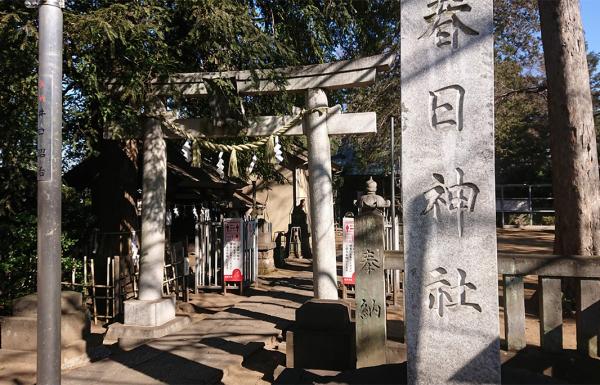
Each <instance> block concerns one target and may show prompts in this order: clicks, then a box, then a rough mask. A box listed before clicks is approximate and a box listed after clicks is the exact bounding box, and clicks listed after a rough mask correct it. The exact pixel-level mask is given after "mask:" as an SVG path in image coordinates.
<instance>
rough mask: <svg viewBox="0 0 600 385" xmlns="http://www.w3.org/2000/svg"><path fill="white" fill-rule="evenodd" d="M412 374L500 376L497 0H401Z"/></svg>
mask: <svg viewBox="0 0 600 385" xmlns="http://www.w3.org/2000/svg"><path fill="white" fill-rule="evenodd" d="M400 26H401V45H402V56H401V84H402V114H403V115H402V165H403V173H402V198H403V203H404V207H403V210H404V224H405V231H404V236H405V243H404V247H405V264H406V270H405V275H406V323H407V325H406V328H407V355H408V382H409V384H454V383H462V384H474V383H500V357H499V332H498V330H499V328H498V285H497V280H498V276H497V273H498V270H497V256H496V228H495V222H496V213H495V187H494V113H493V108H494V68H493V65H494V52H493V1H492V0H477V1H475V0H430V1H424V0H403V1H402V9H401V22H400Z"/></svg>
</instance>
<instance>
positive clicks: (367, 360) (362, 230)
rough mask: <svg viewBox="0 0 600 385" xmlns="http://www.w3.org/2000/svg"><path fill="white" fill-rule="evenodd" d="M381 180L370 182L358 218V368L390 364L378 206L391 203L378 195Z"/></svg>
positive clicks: (356, 228) (356, 246)
mask: <svg viewBox="0 0 600 385" xmlns="http://www.w3.org/2000/svg"><path fill="white" fill-rule="evenodd" d="M375 191H377V183H375V181H373V179H372V178H371V179H369V181H368V182H367V194H366V195H363V196H362V197H361V200H360V203H359V207H360V208H361V214H360V215H359V216H358V217H357V218H356V221H355V231H356V235H355V253H354V266H355V270H356V272H355V274H356V283H355V298H356V317H355V318H356V367H357V368H364V367H367V366H377V365H384V364H385V363H386V356H385V341H386V317H385V314H386V312H385V278H384V274H383V263H384V261H383V251H384V241H383V231H384V223H383V215H382V213H381V212H380V211H379V210H377V208H384V207H388V206H389V205H390V203H389V201H385V200H384V199H383V198H382V197H380V196H378V195H375Z"/></svg>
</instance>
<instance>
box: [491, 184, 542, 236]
mask: <svg viewBox="0 0 600 385" xmlns="http://www.w3.org/2000/svg"><path fill="white" fill-rule="evenodd" d="M540 191H542V192H544V194H542V196H540V194H539V192H540ZM553 207H554V198H553V197H552V185H550V184H499V185H496V212H497V213H500V217H501V219H500V221H501V224H502V226H505V225H507V218H506V217H507V215H509V214H526V215H528V217H529V218H528V219H529V225H533V224H534V219H533V217H534V214H542V215H543V214H547V215H554V208H553Z"/></svg>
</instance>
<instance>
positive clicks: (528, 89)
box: [494, 84, 548, 102]
mask: <svg viewBox="0 0 600 385" xmlns="http://www.w3.org/2000/svg"><path fill="white" fill-rule="evenodd" d="M547 89H548V87H547V86H546V84H540V85H539V86H532V87H525V88H520V89H518V90H510V91H508V92H505V93H503V94H500V95H497V96H496V97H495V98H494V99H495V101H497V102H498V101H501V100H504V99H506V98H508V97H510V96H512V95H515V94H539V93H542V92H544V91H546V90H547Z"/></svg>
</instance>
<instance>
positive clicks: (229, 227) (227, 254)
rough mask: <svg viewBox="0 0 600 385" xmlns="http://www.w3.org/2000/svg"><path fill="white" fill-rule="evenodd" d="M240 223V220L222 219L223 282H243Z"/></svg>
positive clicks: (241, 221)
mask: <svg viewBox="0 0 600 385" xmlns="http://www.w3.org/2000/svg"><path fill="white" fill-rule="evenodd" d="M242 223H243V220H242V219H241V218H225V219H223V269H224V272H223V280H224V281H225V282H241V281H243V280H244V268H243V258H242V245H243V243H242V241H243V232H242Z"/></svg>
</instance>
